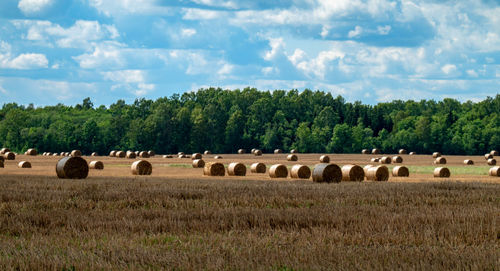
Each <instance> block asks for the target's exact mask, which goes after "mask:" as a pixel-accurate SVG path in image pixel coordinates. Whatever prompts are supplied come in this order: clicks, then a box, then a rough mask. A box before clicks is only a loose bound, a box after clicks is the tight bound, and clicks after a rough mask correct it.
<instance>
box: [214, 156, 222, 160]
mask: <svg viewBox="0 0 500 271" xmlns="http://www.w3.org/2000/svg"><path fill="white" fill-rule="evenodd" d="M214 159H222V156H220V155H216V156H214Z"/></svg>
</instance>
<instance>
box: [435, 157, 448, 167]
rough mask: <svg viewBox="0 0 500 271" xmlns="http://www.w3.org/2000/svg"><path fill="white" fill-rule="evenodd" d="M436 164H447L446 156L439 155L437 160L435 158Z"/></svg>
mask: <svg viewBox="0 0 500 271" xmlns="http://www.w3.org/2000/svg"><path fill="white" fill-rule="evenodd" d="M434 164H436V165H445V164H446V158H444V157H438V158H436V160H434Z"/></svg>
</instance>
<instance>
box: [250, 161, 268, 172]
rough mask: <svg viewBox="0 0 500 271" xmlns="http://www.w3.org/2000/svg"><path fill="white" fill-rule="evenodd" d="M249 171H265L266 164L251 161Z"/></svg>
mask: <svg viewBox="0 0 500 271" xmlns="http://www.w3.org/2000/svg"><path fill="white" fill-rule="evenodd" d="M250 171H251V172H252V173H266V164H264V163H253V164H252V165H251V166H250Z"/></svg>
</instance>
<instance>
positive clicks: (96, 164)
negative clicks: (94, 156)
mask: <svg viewBox="0 0 500 271" xmlns="http://www.w3.org/2000/svg"><path fill="white" fill-rule="evenodd" d="M89 168H90V169H97V170H103V169H104V163H103V162H101V161H92V162H90V163H89Z"/></svg>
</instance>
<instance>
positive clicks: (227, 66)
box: [217, 63, 234, 76]
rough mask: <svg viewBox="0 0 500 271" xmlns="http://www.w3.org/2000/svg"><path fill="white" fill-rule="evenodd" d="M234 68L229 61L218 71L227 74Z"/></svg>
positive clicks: (219, 73)
mask: <svg viewBox="0 0 500 271" xmlns="http://www.w3.org/2000/svg"><path fill="white" fill-rule="evenodd" d="M233 69H234V66H233V65H231V64H229V63H224V64H222V67H221V68H220V69H219V70H218V71H217V74H218V75H221V76H225V75H228V74H230V73H231V72H232V71H233Z"/></svg>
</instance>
